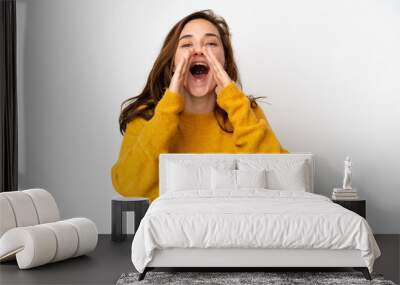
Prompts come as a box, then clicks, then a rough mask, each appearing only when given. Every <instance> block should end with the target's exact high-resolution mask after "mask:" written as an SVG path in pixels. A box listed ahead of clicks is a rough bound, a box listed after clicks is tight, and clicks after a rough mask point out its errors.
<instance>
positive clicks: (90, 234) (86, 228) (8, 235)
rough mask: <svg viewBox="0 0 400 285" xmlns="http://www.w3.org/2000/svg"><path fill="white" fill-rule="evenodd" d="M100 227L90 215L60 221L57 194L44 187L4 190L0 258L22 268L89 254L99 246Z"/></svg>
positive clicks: (0, 205)
mask: <svg viewBox="0 0 400 285" xmlns="http://www.w3.org/2000/svg"><path fill="white" fill-rule="evenodd" d="M97 236H98V232H97V227H96V225H95V224H94V223H93V222H92V221H91V220H89V219H87V218H82V217H79V218H73V219H67V220H62V221H60V213H59V210H58V207H57V204H56V201H55V200H54V198H53V196H52V195H51V194H50V193H49V192H48V191H46V190H44V189H40V188H38V189H29V190H23V191H12V192H3V193H0V262H3V261H9V260H13V259H16V260H17V263H18V266H19V268H20V269H28V268H32V267H36V266H40V265H43V264H46V263H52V262H57V261H60V260H64V259H67V258H71V257H76V256H80V255H83V254H86V253H88V252H90V251H92V250H94V249H95V248H96V245H97V238H98V237H97Z"/></svg>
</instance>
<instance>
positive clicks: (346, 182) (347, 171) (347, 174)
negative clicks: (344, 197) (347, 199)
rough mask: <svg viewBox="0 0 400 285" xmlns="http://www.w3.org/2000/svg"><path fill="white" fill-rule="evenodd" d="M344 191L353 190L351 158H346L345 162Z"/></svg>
mask: <svg viewBox="0 0 400 285" xmlns="http://www.w3.org/2000/svg"><path fill="white" fill-rule="evenodd" d="M343 189H348V190H351V189H352V187H351V159H350V156H347V157H346V160H345V161H344V178H343Z"/></svg>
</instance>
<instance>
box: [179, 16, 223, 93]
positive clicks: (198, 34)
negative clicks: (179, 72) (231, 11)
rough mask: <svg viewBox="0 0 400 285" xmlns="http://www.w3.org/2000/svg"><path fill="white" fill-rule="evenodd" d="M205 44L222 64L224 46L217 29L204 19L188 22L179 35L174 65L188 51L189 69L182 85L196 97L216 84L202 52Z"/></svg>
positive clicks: (211, 89) (210, 89)
mask: <svg viewBox="0 0 400 285" xmlns="http://www.w3.org/2000/svg"><path fill="white" fill-rule="evenodd" d="M207 46H209V47H210V49H209V51H210V52H212V53H214V55H215V57H216V58H217V59H218V61H219V62H220V63H221V65H222V66H224V65H225V55H224V48H223V44H222V41H221V38H220V34H219V32H218V29H217V28H216V27H215V26H214V25H213V24H212V23H210V22H209V21H207V20H204V19H195V20H192V21H190V22H188V23H187V24H186V25H185V26H184V28H183V30H182V32H181V34H180V35H179V42H178V47H177V49H176V52H175V58H174V66H177V65H178V63H179V62H180V61H181V60H182V58H183V56H184V55H185V54H186V53H190V55H191V56H190V58H189V67H188V68H189V70H188V73H187V78H186V79H185V83H184V87H185V89H186V90H187V91H188V92H189V93H190V94H191V95H193V96H196V97H201V96H205V95H207V94H210V93H212V92H213V91H214V89H215V86H216V82H215V80H214V78H213V76H212V70H211V69H210V65H209V63H208V61H207V59H206V57H205V55H204V54H203V48H206V47H207ZM195 63H199V64H195ZM201 65H202V66H201Z"/></svg>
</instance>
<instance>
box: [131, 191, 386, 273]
mask: <svg viewBox="0 0 400 285" xmlns="http://www.w3.org/2000/svg"><path fill="white" fill-rule="evenodd" d="M169 247H178V248H188V247H195V248H303V249H304V248H317V249H358V250H360V251H361V256H362V257H363V259H364V260H365V264H366V266H367V267H368V269H369V271H370V272H372V268H373V263H374V260H375V259H376V258H377V257H379V256H380V250H379V247H378V245H377V244H376V241H375V239H374V237H373V234H372V231H371V229H370V227H369V225H368V223H367V221H366V220H365V219H364V218H362V217H360V216H359V215H357V214H355V213H353V212H351V211H349V210H347V209H344V208H342V207H341V206H339V205H337V204H335V203H333V202H332V201H331V200H330V199H328V198H327V197H325V196H321V195H318V194H312V193H308V192H299V191H279V190H265V189H257V188H255V189H246V190H244V189H241V190H240V191H232V192H230V191H226V192H224V191H220V190H219V191H218V192H217V193H211V192H210V193H207V192H199V191H195V190H194V191H187V190H186V191H179V192H171V193H166V194H164V195H162V196H161V197H159V198H157V199H156V200H154V201H153V202H152V203H151V206H150V207H149V209H148V211H147V213H146V215H145V217H144V218H143V220H142V221H141V223H140V226H139V228H138V229H137V232H136V234H135V237H134V239H133V242H132V262H133V265H134V266H135V268H136V269H137V270H138V271H139V272H143V270H144V268H145V267H146V265H147V264H148V263H149V262H150V261H151V260H152V257H153V252H154V249H164V248H169Z"/></svg>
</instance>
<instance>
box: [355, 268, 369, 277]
mask: <svg viewBox="0 0 400 285" xmlns="http://www.w3.org/2000/svg"><path fill="white" fill-rule="evenodd" d="M354 269H355V270H357V271H361V272H362V274H363V275H364V277H365V279H367V280H372V279H371V275H370V274H369V270H368V267H354Z"/></svg>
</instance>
